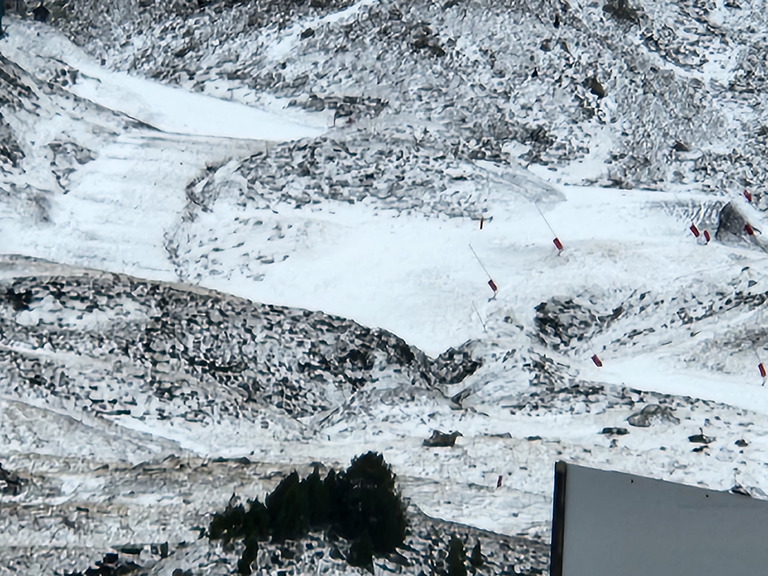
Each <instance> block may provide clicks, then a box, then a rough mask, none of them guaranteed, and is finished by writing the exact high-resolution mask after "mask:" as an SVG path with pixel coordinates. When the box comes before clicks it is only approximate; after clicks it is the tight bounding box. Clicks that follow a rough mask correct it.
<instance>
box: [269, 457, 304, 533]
mask: <svg viewBox="0 0 768 576" xmlns="http://www.w3.org/2000/svg"><path fill="white" fill-rule="evenodd" d="M266 503H267V511H268V512H269V519H270V527H271V530H272V540H273V541H274V542H283V541H284V540H286V539H297V538H300V537H302V536H304V535H305V534H306V533H307V532H308V531H309V517H310V510H309V498H308V494H307V484H306V483H304V482H300V481H299V475H298V473H296V472H292V473H291V474H289V475H288V476H287V477H286V478H284V479H283V481H282V482H280V484H279V485H278V486H277V488H275V491H274V492H272V494H270V495H269V496H267V498H266Z"/></svg>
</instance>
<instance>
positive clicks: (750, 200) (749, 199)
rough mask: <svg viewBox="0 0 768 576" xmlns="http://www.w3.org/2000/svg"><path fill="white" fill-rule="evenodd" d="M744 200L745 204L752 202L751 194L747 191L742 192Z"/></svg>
mask: <svg viewBox="0 0 768 576" xmlns="http://www.w3.org/2000/svg"><path fill="white" fill-rule="evenodd" d="M744 198H746V199H747V202H752V194H750V193H749V190H744Z"/></svg>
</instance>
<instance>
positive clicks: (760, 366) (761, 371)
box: [757, 362, 766, 378]
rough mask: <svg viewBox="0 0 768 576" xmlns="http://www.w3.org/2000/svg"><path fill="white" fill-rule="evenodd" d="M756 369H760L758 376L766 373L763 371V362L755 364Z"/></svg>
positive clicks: (763, 375)
mask: <svg viewBox="0 0 768 576" xmlns="http://www.w3.org/2000/svg"><path fill="white" fill-rule="evenodd" d="M757 369H758V370H760V376H762V377H763V378H765V374H766V372H765V364H763V363H762V362H760V364H758V365H757Z"/></svg>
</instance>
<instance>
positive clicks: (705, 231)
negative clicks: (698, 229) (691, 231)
mask: <svg viewBox="0 0 768 576" xmlns="http://www.w3.org/2000/svg"><path fill="white" fill-rule="evenodd" d="M704 240H706V241H707V244H709V241H710V240H712V237H711V236H710V235H709V230H704Z"/></svg>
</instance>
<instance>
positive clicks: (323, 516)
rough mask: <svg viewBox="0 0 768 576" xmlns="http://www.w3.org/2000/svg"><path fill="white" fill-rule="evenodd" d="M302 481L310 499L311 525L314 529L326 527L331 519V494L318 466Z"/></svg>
mask: <svg viewBox="0 0 768 576" xmlns="http://www.w3.org/2000/svg"><path fill="white" fill-rule="evenodd" d="M302 482H303V483H304V484H305V485H306V492H307V498H308V499H309V526H310V528H312V529H313V530H316V529H319V528H325V527H326V526H328V524H329V523H330V521H331V496H330V492H329V490H328V487H327V486H326V484H325V482H323V480H321V479H320V471H319V470H318V469H317V467H315V469H314V470H313V471H312V473H311V474H310V475H309V476H307V477H306V478H305V479H304V480H302Z"/></svg>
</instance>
